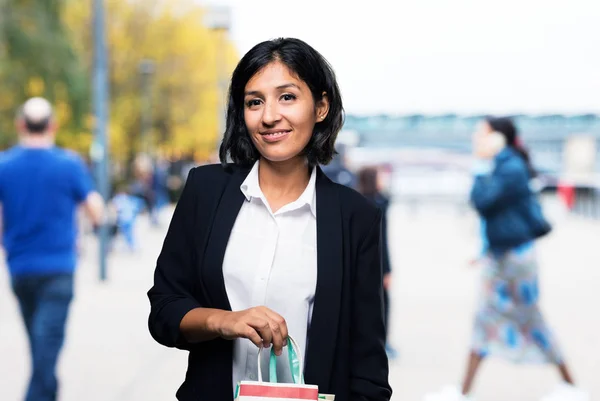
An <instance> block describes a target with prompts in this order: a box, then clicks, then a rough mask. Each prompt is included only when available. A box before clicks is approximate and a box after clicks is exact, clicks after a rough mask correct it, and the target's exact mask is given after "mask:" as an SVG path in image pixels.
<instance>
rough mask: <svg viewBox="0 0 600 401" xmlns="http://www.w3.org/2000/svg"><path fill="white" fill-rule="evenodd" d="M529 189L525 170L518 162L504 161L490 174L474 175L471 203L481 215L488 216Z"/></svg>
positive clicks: (520, 196)
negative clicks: (504, 162)
mask: <svg viewBox="0 0 600 401" xmlns="http://www.w3.org/2000/svg"><path fill="white" fill-rule="evenodd" d="M527 191H529V187H528V178H527V170H526V169H525V167H524V166H523V167H521V166H520V165H519V164H518V163H515V162H511V163H506V164H504V165H502V166H500V167H498V168H497V169H496V170H495V171H494V172H493V173H492V174H491V175H478V176H477V177H475V182H474V184H473V188H472V189H471V203H472V204H473V206H474V207H475V209H477V211H478V212H479V213H480V214H481V215H482V216H484V217H485V216H490V215H493V214H495V213H497V212H498V211H499V210H502V209H504V208H505V207H506V206H507V205H510V204H511V203H512V202H513V201H514V200H518V199H520V198H522V196H523V194H526V193H527Z"/></svg>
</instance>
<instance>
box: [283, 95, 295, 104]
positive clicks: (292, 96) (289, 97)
mask: <svg viewBox="0 0 600 401" xmlns="http://www.w3.org/2000/svg"><path fill="white" fill-rule="evenodd" d="M281 98H282V99H283V100H285V101H286V102H289V101H290V100H294V99H296V96H294V95H292V94H291V93H286V94H285V95H283V96H281Z"/></svg>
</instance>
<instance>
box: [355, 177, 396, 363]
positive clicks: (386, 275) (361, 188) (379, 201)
mask: <svg viewBox="0 0 600 401" xmlns="http://www.w3.org/2000/svg"><path fill="white" fill-rule="evenodd" d="M358 192H360V193H361V194H362V195H363V196H364V197H365V198H367V199H368V200H370V201H371V202H373V204H374V205H375V206H377V207H378V208H379V209H380V210H381V266H382V270H383V303H384V322H385V331H386V344H385V350H386V352H387V354H388V357H389V358H390V359H395V358H396V357H397V356H398V352H397V351H396V350H395V349H394V348H393V347H392V346H391V345H390V342H389V322H390V297H389V289H390V287H391V285H392V268H391V265H390V251H389V245H388V232H387V230H388V225H387V221H388V219H387V214H388V208H389V205H390V201H389V199H388V198H387V197H386V196H385V195H384V194H383V192H382V191H381V180H380V179H379V170H378V169H377V168H376V167H364V168H362V169H361V170H360V171H359V172H358Z"/></svg>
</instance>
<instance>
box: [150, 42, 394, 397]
mask: <svg viewBox="0 0 600 401" xmlns="http://www.w3.org/2000/svg"><path fill="white" fill-rule="evenodd" d="M342 124H343V107H342V98H341V95H340V91H339V88H338V85H337V82H336V79H335V75H334V72H333V70H332V69H331V67H330V66H329V64H328V63H327V62H326V61H325V59H324V58H323V57H322V56H321V55H320V54H319V53H318V52H317V51H316V50H314V49H313V48H312V47H310V46H309V45H308V44H306V43H304V42H302V41H300V40H297V39H277V40H272V41H266V42H263V43H260V44H258V45H256V46H255V47H254V48H252V49H251V50H250V51H249V52H248V53H247V54H246V55H245V56H244V57H243V58H242V59H241V60H240V62H239V64H238V66H237V67H236V69H235V71H234V72H233V76H232V78H231V84H230V89H229V100H228V106H227V124H226V130H225V134H224V137H223V142H222V144H221V149H220V159H221V163H222V164H221V165H219V164H217V165H207V166H202V167H197V168H195V169H193V170H192V171H191V172H190V174H189V176H188V179H187V183H186V185H185V188H184V190H183V193H182V195H181V198H180V200H179V202H178V204H177V207H176V209H175V213H174V215H173V218H172V221H171V225H170V227H169V231H168V233H167V237H166V239H165V242H164V245H163V249H162V251H161V253H160V256H159V258H158V262H157V265H156V270H155V275H154V286H153V287H152V288H151V289H150V291H149V292H148V296H149V298H150V305H151V310H150V318H149V326H150V333H151V334H152V336H153V337H154V339H155V340H156V341H158V342H159V343H161V344H163V345H165V346H168V347H177V348H180V349H183V350H188V351H189V352H190V354H189V359H188V369H187V374H186V377H185V381H184V383H183V384H182V386H181V387H180V388H179V391H178V392H177V399H178V400H180V401H215V400H219V401H228V400H229V401H231V400H233V398H234V391H235V388H236V385H237V383H238V382H239V381H241V380H252V381H256V380H258V379H259V377H257V373H258V351H259V347H273V350H274V352H275V354H276V355H279V356H280V357H279V358H277V366H276V370H277V374H278V377H279V378H283V381H286V382H290V381H291V380H292V377H291V372H290V369H289V361H288V353H287V352H286V353H283V354H282V348H283V347H284V346H285V343H286V341H287V337H288V333H289V335H291V337H293V338H294V339H295V340H296V342H297V343H298V345H299V348H300V352H301V355H302V356H305V361H306V363H305V364H304V366H305V371H304V375H305V380H306V383H307V384H314V385H318V387H319V392H320V393H327V394H335V397H336V400H348V401H388V400H389V399H390V397H391V389H390V386H389V384H388V361H387V356H386V353H385V340H384V338H385V327H384V323H383V315H382V313H381V311H382V308H383V300H382V273H381V258H380V251H379V241H380V239H379V238H380V232H381V212H380V211H379V210H378V209H377V208H376V207H374V206H373V205H371V204H369V202H368V201H367V200H366V199H364V197H362V196H360V194H358V193H357V192H355V191H354V190H352V189H350V188H347V187H345V186H342V185H339V184H334V183H333V182H331V180H330V179H329V178H327V177H326V176H325V175H324V174H323V172H322V171H321V169H320V168H319V167H318V166H319V164H327V163H329V162H330V161H331V159H332V157H333V154H334V152H335V150H334V144H335V140H336V137H337V134H338V132H339V130H340V129H341V127H342ZM228 159H230V160H232V161H233V163H227V160H228ZM260 363H261V366H262V367H263V368H262V371H263V372H268V371H269V369H268V366H269V353H268V352H263V353H261V359H260ZM263 379H266V378H263Z"/></svg>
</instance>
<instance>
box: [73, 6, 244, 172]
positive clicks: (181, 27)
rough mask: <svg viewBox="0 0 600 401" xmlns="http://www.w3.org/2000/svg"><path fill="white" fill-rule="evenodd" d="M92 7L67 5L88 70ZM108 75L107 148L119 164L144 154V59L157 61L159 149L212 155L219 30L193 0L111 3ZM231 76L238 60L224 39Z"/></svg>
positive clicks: (154, 98) (154, 87)
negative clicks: (206, 23) (206, 20)
mask: <svg viewBox="0 0 600 401" xmlns="http://www.w3.org/2000/svg"><path fill="white" fill-rule="evenodd" d="M89 3H90V2H88V1H81V0H70V1H68V4H69V6H68V7H67V8H66V13H65V19H64V21H65V23H66V25H67V26H68V27H69V31H70V32H71V36H72V38H73V39H74V40H75V41H76V48H77V49H78V51H79V52H80V53H81V54H82V55H83V60H84V63H85V65H86V68H87V69H88V71H90V70H91V67H92V49H93V47H92V37H91V29H90V26H91V14H90V7H91V6H90V4H89ZM106 7H107V11H106V12H107V18H106V22H107V43H108V49H109V70H110V98H111V103H110V125H109V134H110V143H111V154H112V158H113V159H114V160H118V161H122V162H124V161H129V160H132V159H133V155H134V154H135V153H136V152H138V151H139V150H140V145H141V143H140V139H141V136H140V132H141V112H142V96H143V91H142V88H141V79H140V74H139V65H140V62H141V61H142V60H144V59H150V60H153V62H154V65H155V72H154V74H153V75H152V78H151V104H152V122H151V132H150V137H151V140H152V143H153V147H154V149H157V150H160V151H167V152H180V153H183V152H190V151H194V152H199V153H201V155H208V154H210V153H211V152H212V151H213V150H214V148H215V146H216V141H217V139H218V137H219V133H218V113H217V111H218V110H217V107H218V106H217V104H218V102H217V100H218V98H217V96H219V94H218V88H217V61H216V56H217V50H218V49H217V46H218V44H219V43H222V42H219V40H218V37H217V33H215V32H212V31H210V30H209V29H207V28H206V27H205V26H204V24H203V15H204V10H203V9H202V8H201V7H200V6H198V5H197V4H196V2H194V1H192V0H187V1H185V0H180V1H177V2H172V1H169V0H157V1H143V0H128V1H126V0H107V1H106ZM225 46H226V48H225V49H224V51H225V52H226V54H227V56H226V60H227V61H226V65H227V72H226V73H227V75H229V73H230V71H231V70H232V69H233V66H234V65H235V63H236V61H237V55H236V53H235V51H234V49H233V46H232V45H231V43H230V42H229V41H226V42H225Z"/></svg>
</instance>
